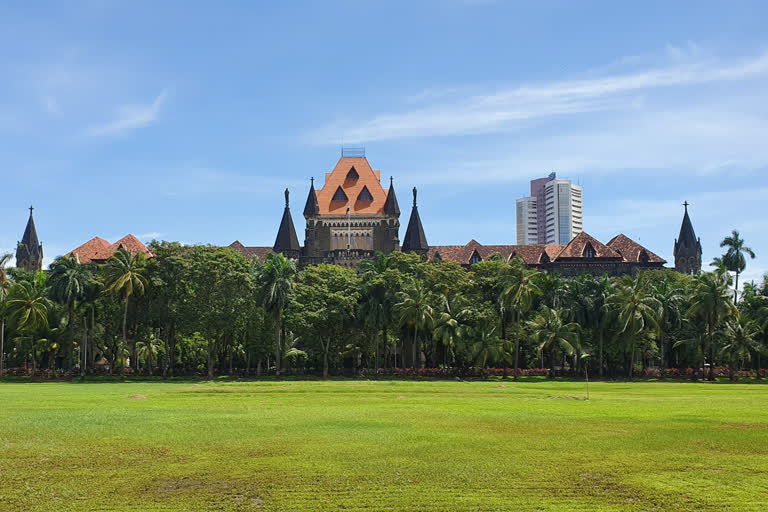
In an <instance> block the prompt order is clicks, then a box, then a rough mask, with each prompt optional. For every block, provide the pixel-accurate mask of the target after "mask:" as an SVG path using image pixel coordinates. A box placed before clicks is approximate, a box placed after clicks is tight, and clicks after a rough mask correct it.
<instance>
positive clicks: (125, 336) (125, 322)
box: [115, 298, 128, 380]
mask: <svg viewBox="0 0 768 512" xmlns="http://www.w3.org/2000/svg"><path fill="white" fill-rule="evenodd" d="M127 325H128V298H126V299H125V308H124V310H123V345H124V347H125V348H127V347H128V330H127ZM116 352H117V351H116ZM115 359H117V358H115ZM120 378H121V379H122V380H125V361H123V362H122V363H120Z"/></svg>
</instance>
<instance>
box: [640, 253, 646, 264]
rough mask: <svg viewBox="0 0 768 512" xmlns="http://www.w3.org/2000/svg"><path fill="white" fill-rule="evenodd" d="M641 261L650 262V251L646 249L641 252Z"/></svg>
mask: <svg viewBox="0 0 768 512" xmlns="http://www.w3.org/2000/svg"><path fill="white" fill-rule="evenodd" d="M640 263H648V252H646V251H641V252H640Z"/></svg>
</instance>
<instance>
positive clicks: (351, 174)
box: [347, 165, 360, 180]
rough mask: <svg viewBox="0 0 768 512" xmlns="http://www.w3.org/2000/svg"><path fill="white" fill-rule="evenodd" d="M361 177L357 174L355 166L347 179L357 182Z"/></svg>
mask: <svg viewBox="0 0 768 512" xmlns="http://www.w3.org/2000/svg"><path fill="white" fill-rule="evenodd" d="M359 177H360V175H359V174H357V170H356V169H355V166H354V165H353V166H352V168H351V169H350V170H349V172H348V173H347V179H348V180H356V179H358V178H359Z"/></svg>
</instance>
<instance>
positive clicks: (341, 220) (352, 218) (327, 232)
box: [301, 151, 400, 266]
mask: <svg viewBox="0 0 768 512" xmlns="http://www.w3.org/2000/svg"><path fill="white" fill-rule="evenodd" d="M304 218H305V219H306V222H307V226H306V231H305V239H304V248H303V250H302V254H301V263H302V264H303V265H306V264H314V263H337V264H339V265H349V266H355V265H357V264H358V263H359V262H360V260H362V259H366V258H371V257H373V256H374V255H375V253H376V251H381V252H384V253H390V252H392V251H397V250H399V249H400V239H399V231H400V207H399V206H398V204H397V197H396V196H395V189H394V186H393V184H392V178H390V180H389V188H388V189H387V190H385V189H384V187H382V185H381V172H380V171H375V170H373V169H372V168H371V165H370V163H368V159H367V158H366V157H365V156H364V154H363V155H362V156H360V155H359V154H356V155H355V156H347V155H346V154H345V151H342V156H341V158H340V159H339V161H338V162H337V163H336V166H335V167H334V168H333V170H332V171H331V172H329V173H326V174H325V183H324V184H323V186H322V187H321V188H319V189H315V182H314V178H313V179H312V182H311V185H310V187H309V195H308V196H307V202H306V204H305V206H304Z"/></svg>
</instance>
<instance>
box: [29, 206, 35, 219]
mask: <svg viewBox="0 0 768 512" xmlns="http://www.w3.org/2000/svg"><path fill="white" fill-rule="evenodd" d="M34 209H35V207H34V206H32V205H29V216H30V217H31V216H32V210H34Z"/></svg>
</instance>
